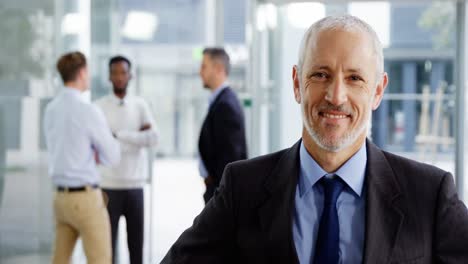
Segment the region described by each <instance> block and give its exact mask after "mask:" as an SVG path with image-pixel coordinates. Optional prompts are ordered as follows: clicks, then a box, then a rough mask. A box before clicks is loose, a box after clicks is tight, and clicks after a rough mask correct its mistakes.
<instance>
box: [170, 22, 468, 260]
mask: <svg viewBox="0 0 468 264" xmlns="http://www.w3.org/2000/svg"><path fill="white" fill-rule="evenodd" d="M383 69H384V67H383V51H382V46H381V44H380V41H379V39H378V37H377V35H376V33H375V32H374V30H373V29H372V28H371V27H370V26H369V25H368V24H366V23H365V22H363V21H361V20H360V19H358V18H356V17H353V16H348V15H345V16H336V17H334V16H332V17H326V18H324V19H322V20H320V21H318V22H316V23H314V24H313V25H312V26H311V27H310V28H309V30H308V31H307V32H306V34H305V36H304V38H303V41H302V45H301V48H300V53H299V61H298V64H297V65H296V66H294V67H293V70H292V79H293V87H294V95H295V99H296V101H297V102H298V103H299V104H300V105H301V110H302V120H303V130H302V140H299V141H298V142H297V143H296V144H295V145H294V146H293V147H292V148H289V149H286V150H283V151H280V152H277V153H273V154H270V155H266V156H263V157H259V158H255V159H252V160H247V161H240V162H235V163H233V164H229V165H228V166H227V167H226V169H225V171H224V175H223V179H222V181H221V184H220V187H219V188H218V190H217V192H216V193H215V195H214V197H213V198H212V199H211V200H210V202H209V203H208V204H207V205H206V206H205V208H204V209H203V211H202V212H201V213H200V215H199V216H198V217H197V218H196V219H195V221H194V223H193V226H192V227H190V228H189V229H188V230H186V231H185V232H184V233H183V234H182V235H181V236H180V238H179V239H178V240H177V241H176V242H175V244H174V245H173V246H172V248H171V249H170V250H169V252H168V254H167V255H166V257H165V258H164V260H163V263H319V264H322V263H326V264H337V263H352V264H354V263H365V264H374V263H460V264H462V263H468V248H467V245H468V212H467V209H466V207H465V205H464V204H463V202H461V201H460V200H459V198H458V196H457V193H456V190H455V186H454V183H453V178H452V175H451V174H450V173H448V172H445V171H443V170H441V169H438V168H436V167H433V166H430V165H427V164H423V163H419V162H416V161H412V160H409V159H406V158H403V157H399V156H396V155H394V154H391V153H388V152H385V151H383V150H381V149H379V148H378V147H377V146H375V145H374V144H372V143H371V142H370V141H369V140H366V136H367V133H368V125H369V122H370V120H371V113H372V110H375V109H377V107H378V106H379V104H380V102H381V100H382V97H383V94H384V90H385V88H386V86H387V82H388V77H387V74H386V73H385V72H384V71H383Z"/></svg>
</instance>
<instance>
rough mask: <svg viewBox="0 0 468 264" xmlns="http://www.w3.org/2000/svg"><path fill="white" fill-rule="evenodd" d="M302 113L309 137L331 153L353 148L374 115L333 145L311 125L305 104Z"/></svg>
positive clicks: (302, 106) (370, 114)
mask: <svg viewBox="0 0 468 264" xmlns="http://www.w3.org/2000/svg"><path fill="white" fill-rule="evenodd" d="M301 112H302V123H303V125H304V127H305V129H306V131H307V133H308V134H309V136H310V137H311V138H312V140H313V141H314V142H315V143H316V144H317V145H318V146H319V147H320V148H322V149H324V150H327V151H330V152H335V153H336V152H339V151H341V150H343V149H345V148H347V147H349V146H351V145H352V144H353V143H354V142H356V140H357V139H358V137H359V136H360V135H361V134H362V133H363V132H364V131H365V130H366V129H367V124H368V123H369V120H370V117H371V116H372V113H369V116H368V118H367V120H366V122H363V123H362V124H360V126H359V127H357V128H356V129H354V130H352V131H348V132H346V133H345V134H344V135H343V136H342V137H341V138H339V139H338V142H337V143H336V144H333V143H332V142H327V140H326V139H325V138H324V137H322V136H321V135H320V134H319V133H318V132H317V131H315V130H314V129H313V128H312V126H311V125H310V123H309V121H308V119H307V116H306V113H305V107H304V105H303V104H301Z"/></svg>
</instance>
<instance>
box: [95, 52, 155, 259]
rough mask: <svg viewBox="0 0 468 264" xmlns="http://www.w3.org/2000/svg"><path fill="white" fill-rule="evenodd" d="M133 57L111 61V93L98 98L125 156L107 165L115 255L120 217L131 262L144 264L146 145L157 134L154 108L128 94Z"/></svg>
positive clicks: (105, 177) (104, 184) (104, 182)
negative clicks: (124, 222)
mask: <svg viewBox="0 0 468 264" xmlns="http://www.w3.org/2000/svg"><path fill="white" fill-rule="evenodd" d="M131 66H132V64H131V63H130V60H128V59H127V58H125V57H123V56H115V57H113V58H111V59H110V61H109V80H110V82H111V83H112V91H113V92H112V93H111V94H109V95H107V96H104V97H103V98H101V99H99V100H98V101H96V105H97V106H98V107H99V108H101V109H102V111H103V112H104V115H105V117H106V119H107V121H108V123H109V126H110V129H111V130H112V133H113V134H114V136H115V138H116V139H117V140H118V141H119V142H120V145H121V156H122V159H121V161H120V163H119V164H117V165H116V166H114V167H112V168H109V169H107V168H104V169H103V170H102V172H103V179H102V187H103V190H104V191H105V192H106V193H107V195H108V197H109V203H108V205H107V209H108V211H109V216H110V220H111V229H112V256H113V259H114V263H115V262H116V242H117V234H118V226H119V219H120V217H121V216H123V217H125V220H126V223H127V244H128V249H129V253H130V254H129V255H130V263H131V264H142V263H143V237H144V195H143V188H144V186H145V184H146V181H147V176H148V172H147V168H148V164H147V162H148V157H147V155H145V154H146V153H145V148H147V147H152V146H155V145H156V143H157V139H158V135H157V133H156V127H155V122H154V120H153V117H152V115H151V111H150V109H149V107H148V105H147V103H146V102H145V100H144V99H143V98H140V97H137V96H132V95H129V94H128V91H127V88H128V83H129V81H130V79H131V78H132V74H131Z"/></svg>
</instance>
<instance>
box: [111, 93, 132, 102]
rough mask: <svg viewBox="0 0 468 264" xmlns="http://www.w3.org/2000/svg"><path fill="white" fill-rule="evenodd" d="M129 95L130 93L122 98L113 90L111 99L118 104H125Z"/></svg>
mask: <svg viewBox="0 0 468 264" xmlns="http://www.w3.org/2000/svg"><path fill="white" fill-rule="evenodd" d="M127 97H128V94H127V95H125V96H124V98H122V99H120V97H118V96H117V95H115V93H113V92H112V94H111V100H112V102H113V103H115V104H116V105H125V103H126V102H127Z"/></svg>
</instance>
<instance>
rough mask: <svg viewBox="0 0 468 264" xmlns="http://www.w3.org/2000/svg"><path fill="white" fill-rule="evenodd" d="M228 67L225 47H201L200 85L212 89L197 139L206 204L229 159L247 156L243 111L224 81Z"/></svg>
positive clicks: (229, 67) (240, 158)
mask: <svg viewBox="0 0 468 264" xmlns="http://www.w3.org/2000/svg"><path fill="white" fill-rule="evenodd" d="M230 69H231V65H230V61H229V56H228V54H227V53H226V51H225V50H224V49H222V48H206V49H204V50H203V60H202V64H201V67H200V77H201V79H202V81H203V86H204V87H205V88H206V89H208V90H210V92H211V94H210V97H209V110H208V114H207V115H206V118H205V120H204V121H203V125H202V128H201V132H200V138H199V141H198V150H199V153H200V160H199V163H198V168H199V172H200V175H201V176H202V177H203V178H204V181H205V186H206V191H205V194H204V195H203V199H204V200H205V203H207V202H208V201H209V200H210V199H211V197H212V196H213V194H214V191H215V190H216V188H217V187H218V186H219V182H220V181H221V176H222V174H223V170H224V167H225V166H226V165H227V164H228V163H229V162H233V161H237V160H243V159H246V158H247V143H246V138H245V124H244V123H245V121H244V113H243V111H242V107H241V105H240V103H239V99H238V98H237V96H236V94H235V93H234V91H233V90H232V89H231V88H230V87H229V85H228V84H227V78H228V75H229V71H230Z"/></svg>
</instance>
